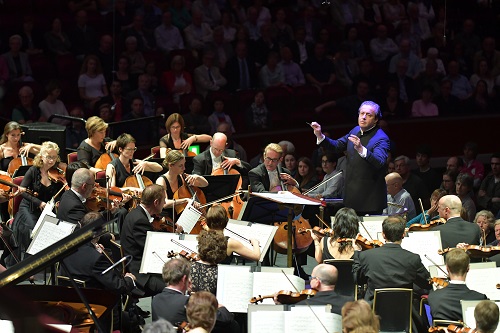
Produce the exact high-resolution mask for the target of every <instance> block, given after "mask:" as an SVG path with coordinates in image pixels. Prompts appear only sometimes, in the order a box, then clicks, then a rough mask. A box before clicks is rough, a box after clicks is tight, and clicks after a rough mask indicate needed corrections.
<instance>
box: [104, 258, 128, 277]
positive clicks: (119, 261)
mask: <svg viewBox="0 0 500 333" xmlns="http://www.w3.org/2000/svg"><path fill="white" fill-rule="evenodd" d="M125 260H127V263H126V264H125V266H127V265H128V263H129V262H130V261H131V260H132V256H131V255H128V256H125V257H123V258H121V259H120V260H118V261H117V262H115V263H114V264H113V265H111V266H109V267H108V268H106V269H105V270H104V271H103V272H102V273H101V275H104V274H106V273H107V272H109V271H110V270H112V269H113V268H115V267H116V266H118V265H119V264H121V263H122V262H124V261H125Z"/></svg>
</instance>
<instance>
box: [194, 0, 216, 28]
mask: <svg viewBox="0 0 500 333" xmlns="http://www.w3.org/2000/svg"><path fill="white" fill-rule="evenodd" d="M191 11H192V12H195V11H199V12H200V13H202V15H203V21H204V22H206V23H207V24H208V25H209V26H211V27H212V28H213V27H215V26H216V25H218V24H219V23H220V20H221V13H220V10H219V7H218V5H217V1H214V0H196V1H194V2H193V4H192V6H191Z"/></svg>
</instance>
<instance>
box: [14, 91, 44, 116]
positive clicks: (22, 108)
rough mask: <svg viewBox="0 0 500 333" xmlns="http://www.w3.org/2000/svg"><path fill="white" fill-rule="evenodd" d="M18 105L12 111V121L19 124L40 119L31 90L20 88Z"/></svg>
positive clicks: (38, 109)
mask: <svg viewBox="0 0 500 333" xmlns="http://www.w3.org/2000/svg"><path fill="white" fill-rule="evenodd" d="M18 96H19V104H18V105H16V106H15V107H14V108H13V109H12V120H13V121H15V122H17V123H19V124H26V123H33V122H37V121H38V119H39V118H40V108H39V107H38V105H36V104H34V103H33V98H34V97H35V95H34V94H33V89H31V87H30V86H22V87H21V89H19V95H18Z"/></svg>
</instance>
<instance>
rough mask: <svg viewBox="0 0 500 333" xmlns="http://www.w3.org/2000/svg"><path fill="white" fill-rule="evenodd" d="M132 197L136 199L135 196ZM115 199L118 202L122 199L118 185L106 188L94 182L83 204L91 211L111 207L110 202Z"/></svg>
mask: <svg viewBox="0 0 500 333" xmlns="http://www.w3.org/2000/svg"><path fill="white" fill-rule="evenodd" d="M132 198H135V199H137V197H132ZM115 200H118V201H120V202H121V201H122V200H123V192H122V190H121V189H120V188H119V187H115V186H112V187H110V188H109V189H107V188H105V187H101V186H99V184H97V183H96V184H95V186H94V188H93V190H92V193H91V194H90V197H89V198H88V199H87V201H85V205H86V206H87V208H88V209H89V210H91V211H98V210H101V209H111V208H112V207H111V203H112V202H113V201H115Z"/></svg>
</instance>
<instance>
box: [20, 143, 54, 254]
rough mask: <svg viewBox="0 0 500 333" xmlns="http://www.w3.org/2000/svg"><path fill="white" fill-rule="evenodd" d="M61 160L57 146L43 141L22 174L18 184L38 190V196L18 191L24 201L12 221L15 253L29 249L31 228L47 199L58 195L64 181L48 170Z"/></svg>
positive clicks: (34, 190) (32, 191)
mask: <svg viewBox="0 0 500 333" xmlns="http://www.w3.org/2000/svg"><path fill="white" fill-rule="evenodd" d="M60 161H61V160H60V158H59V146H58V145H57V144H56V143H54V142H51V141H46V142H44V143H43V144H42V146H41V147H40V152H39V153H38V155H36V156H35V159H34V160H33V166H31V167H30V168H29V169H28V171H27V172H26V174H25V175H24V178H23V180H22V182H21V187H24V188H27V189H28V190H30V193H37V196H34V195H32V194H30V193H28V192H23V193H21V195H22V196H23V200H22V201H21V204H20V205H19V211H18V212H17V214H16V216H15V218H14V223H13V231H14V235H15V237H16V240H17V242H18V244H19V248H18V253H17V254H21V253H22V252H23V251H25V250H26V249H27V248H28V246H29V244H30V242H31V237H30V236H31V231H32V230H33V228H34V227H35V224H36V221H37V220H38V218H39V217H40V215H41V213H42V211H43V209H44V208H45V205H46V204H47V202H48V201H50V200H51V199H52V198H53V197H54V196H55V195H56V194H57V196H58V197H59V196H60V194H61V192H60V190H61V188H62V187H63V184H62V183H59V182H54V181H52V180H51V179H50V178H49V172H48V171H49V169H51V168H53V167H55V166H57V164H58V163H59V162H60ZM55 200H57V198H55Z"/></svg>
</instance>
